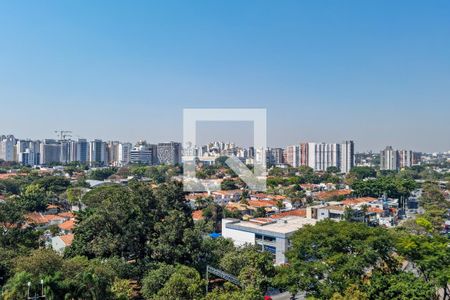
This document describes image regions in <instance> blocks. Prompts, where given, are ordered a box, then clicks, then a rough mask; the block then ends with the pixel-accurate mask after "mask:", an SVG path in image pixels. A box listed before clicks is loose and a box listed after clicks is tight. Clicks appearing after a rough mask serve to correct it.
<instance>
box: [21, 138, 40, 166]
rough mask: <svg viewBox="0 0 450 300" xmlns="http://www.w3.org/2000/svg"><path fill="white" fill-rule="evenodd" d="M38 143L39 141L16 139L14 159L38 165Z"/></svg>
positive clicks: (22, 162)
mask: <svg viewBox="0 0 450 300" xmlns="http://www.w3.org/2000/svg"><path fill="white" fill-rule="evenodd" d="M40 145H41V142H40V141H32V140H18V141H17V143H16V154H15V160H16V161H17V162H18V163H21V164H23V165H30V166H33V165H38V164H39V163H40Z"/></svg>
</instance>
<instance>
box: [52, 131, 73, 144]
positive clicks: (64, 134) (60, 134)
mask: <svg viewBox="0 0 450 300" xmlns="http://www.w3.org/2000/svg"><path fill="white" fill-rule="evenodd" d="M55 133H56V134H57V135H58V137H59V139H60V140H61V141H65V140H67V138H68V137H69V138H70V137H71V136H72V135H70V134H71V133H72V131H70V130H55Z"/></svg>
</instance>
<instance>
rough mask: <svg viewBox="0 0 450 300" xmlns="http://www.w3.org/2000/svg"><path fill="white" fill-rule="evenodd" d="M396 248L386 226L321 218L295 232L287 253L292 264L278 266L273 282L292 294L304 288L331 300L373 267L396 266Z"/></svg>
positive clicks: (310, 292) (309, 292)
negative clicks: (314, 223) (394, 255)
mask: <svg viewBox="0 0 450 300" xmlns="http://www.w3.org/2000/svg"><path fill="white" fill-rule="evenodd" d="M393 251H394V245H393V242H392V238H391V237H390V235H389V233H388V232H387V230H386V229H383V228H371V227H368V226H367V225H365V224H363V223H349V222H345V221H341V222H337V223H336V222H334V221H331V220H325V221H321V222H318V223H317V224H316V225H315V226H305V227H303V228H301V229H300V230H298V231H297V232H296V233H295V234H294V236H293V237H292V247H291V249H290V250H288V251H287V253H286V255H287V257H288V260H289V265H287V266H283V267H280V268H279V269H278V270H279V273H278V274H277V276H276V277H275V279H274V284H276V285H277V286H279V287H282V288H285V289H288V290H289V291H291V293H297V292H298V291H300V290H305V291H306V292H307V293H308V294H309V295H312V296H314V297H318V298H320V299H325V298H326V299H329V298H331V297H332V296H333V294H335V293H343V292H344V291H345V290H346V289H347V288H348V287H349V286H350V285H352V284H358V283H359V282H360V280H361V278H362V276H364V275H365V274H366V272H367V270H369V269H371V268H376V267H378V266H384V267H385V268H387V269H391V268H394V267H395V263H394V260H393V257H392V255H393Z"/></svg>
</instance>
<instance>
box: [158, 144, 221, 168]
mask: <svg viewBox="0 0 450 300" xmlns="http://www.w3.org/2000/svg"><path fill="white" fill-rule="evenodd" d="M220 146H223V143H221V144H220ZM156 153H157V158H158V163H159V164H166V165H176V164H179V163H181V144H180V143H176V142H170V143H159V144H158V146H157V147H156Z"/></svg>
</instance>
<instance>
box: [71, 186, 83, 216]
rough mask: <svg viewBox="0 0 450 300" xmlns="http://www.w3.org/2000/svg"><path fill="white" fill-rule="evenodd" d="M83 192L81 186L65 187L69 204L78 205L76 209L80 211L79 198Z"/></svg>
mask: <svg viewBox="0 0 450 300" xmlns="http://www.w3.org/2000/svg"><path fill="white" fill-rule="evenodd" d="M84 194H85V190H84V189H83V188H81V187H72V188H69V189H67V201H68V202H69V204H71V205H78V210H79V211H81V206H82V205H81V199H82V198H83V195H84Z"/></svg>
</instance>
